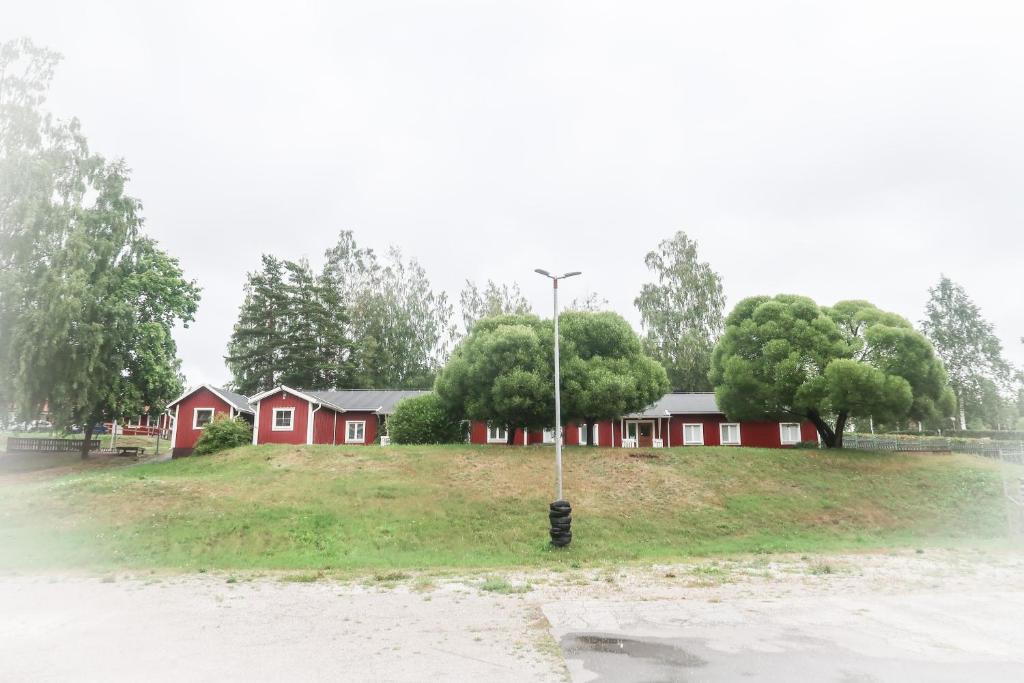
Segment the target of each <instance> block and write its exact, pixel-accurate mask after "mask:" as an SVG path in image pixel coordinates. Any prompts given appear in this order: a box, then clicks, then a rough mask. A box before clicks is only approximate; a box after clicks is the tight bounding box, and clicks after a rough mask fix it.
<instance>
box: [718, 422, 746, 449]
mask: <svg viewBox="0 0 1024 683" xmlns="http://www.w3.org/2000/svg"><path fill="white" fill-rule="evenodd" d="M725 427H735V428H736V440H735V441H726V440H725V434H724V432H723V429H724V428H725ZM741 442H742V437H741V435H740V423H739V422H720V423H719V424H718V443H719V444H721V445H723V446H740V445H742V443H741Z"/></svg>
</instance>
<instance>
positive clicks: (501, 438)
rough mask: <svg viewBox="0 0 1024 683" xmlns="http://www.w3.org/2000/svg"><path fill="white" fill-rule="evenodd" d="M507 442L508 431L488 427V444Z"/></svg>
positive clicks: (492, 426)
mask: <svg viewBox="0 0 1024 683" xmlns="http://www.w3.org/2000/svg"><path fill="white" fill-rule="evenodd" d="M507 441H508V430H507V429H505V428H504V427H497V426H495V425H487V443H505V442H507Z"/></svg>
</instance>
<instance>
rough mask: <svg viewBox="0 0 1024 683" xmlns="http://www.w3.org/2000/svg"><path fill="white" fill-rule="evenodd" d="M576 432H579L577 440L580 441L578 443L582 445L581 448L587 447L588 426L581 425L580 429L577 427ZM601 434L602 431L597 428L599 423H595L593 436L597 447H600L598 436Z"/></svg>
mask: <svg viewBox="0 0 1024 683" xmlns="http://www.w3.org/2000/svg"><path fill="white" fill-rule="evenodd" d="M576 431H577V438H578V439H579V441H578V442H577V443H579V445H581V446H586V445H587V425H585V424H582V425H579V426H578V427H576ZM599 433H600V430H599V429H598V428H597V423H594V431H593V432H591V434H592V435H593V437H594V445H595V446H597V445H598V443H597V435H598V434H599Z"/></svg>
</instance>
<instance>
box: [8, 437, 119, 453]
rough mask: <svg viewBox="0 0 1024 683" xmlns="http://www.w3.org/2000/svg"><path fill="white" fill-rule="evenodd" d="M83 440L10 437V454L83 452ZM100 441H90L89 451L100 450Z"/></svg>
mask: <svg viewBox="0 0 1024 683" xmlns="http://www.w3.org/2000/svg"><path fill="white" fill-rule="evenodd" d="M82 443H83V440H82V439H19V438H16V437H8V439H7V452H8V453H77V452H79V451H81V450H82ZM99 447H100V441H99V439H92V440H91V441H89V450H90V451H95V450H99Z"/></svg>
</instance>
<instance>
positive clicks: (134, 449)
mask: <svg viewBox="0 0 1024 683" xmlns="http://www.w3.org/2000/svg"><path fill="white" fill-rule="evenodd" d="M145 452H146V449H145V448H143V447H141V446H118V447H116V448H115V449H114V453H115V454H116V455H130V456H132V457H135V458H138V457H139V456H140V455H143V454H144V453H145Z"/></svg>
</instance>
